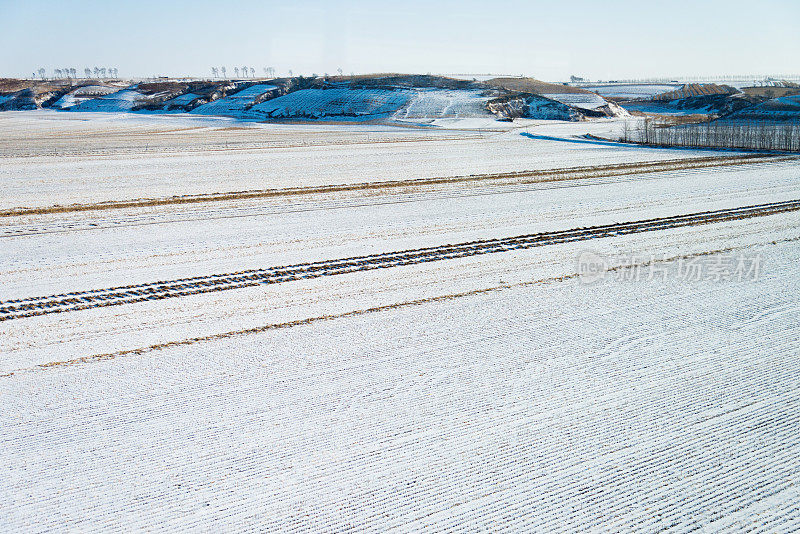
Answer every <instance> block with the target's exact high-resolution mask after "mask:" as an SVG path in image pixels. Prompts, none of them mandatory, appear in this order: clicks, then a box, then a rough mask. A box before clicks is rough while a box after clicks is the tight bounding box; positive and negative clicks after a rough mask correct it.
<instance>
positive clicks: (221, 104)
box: [191, 84, 277, 118]
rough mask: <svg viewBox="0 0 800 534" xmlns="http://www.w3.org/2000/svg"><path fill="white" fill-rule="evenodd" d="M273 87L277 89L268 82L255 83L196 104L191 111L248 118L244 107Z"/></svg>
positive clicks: (248, 114) (200, 113) (201, 113)
mask: <svg viewBox="0 0 800 534" xmlns="http://www.w3.org/2000/svg"><path fill="white" fill-rule="evenodd" d="M273 89H277V87H276V86H274V85H269V84H256V85H253V86H250V87H248V88H246V89H242V90H241V91H237V92H236V93H233V94H231V95H228V96H226V97H224V98H220V99H217V100H214V101H213V102H209V103H207V104H203V105H202V106H198V107H196V108H194V109H193V110H192V111H191V113H195V114H198V115H222V116H229V117H240V118H248V117H250V116H251V115H252V114H250V113H248V112H247V110H246V109H245V108H246V107H247V106H248V105H249V104H252V103H253V102H254V101H255V99H256V98H258V97H259V96H261V95H263V94H264V93H267V92H269V91H272V90H273Z"/></svg>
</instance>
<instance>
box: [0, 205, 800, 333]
mask: <svg viewBox="0 0 800 534" xmlns="http://www.w3.org/2000/svg"><path fill="white" fill-rule="evenodd" d="M798 210H800V200H790V201H786V202H773V203H769V204H760V205H754V206H744V207H739V208H731V209H725V210H716V211H704V212H699V213H691V214H687V215H677V216H673V217H660V218H656V219H647V220H642V221H633V222H625V223H616V224H608V225H602V226H592V227H587V228H575V229H571V230H562V231H557V232H542V233H537V234H528V235H521V236H513V237H506V238H501V239H484V240H478V241H471V242H467V243H458V244H447V245H440V246H436V247H427V248H419V249H410V250H402V251H396V252H387V253H382V254H371V255H367V256H355V257H350V258H339V259H332V260H324V261H318V262H309V263H300V264H295V265H285V266H278V267H270V268H266V269H251V270H245V271H238V272H234V273H224V274H215V275H207V276H196V277H191V278H181V279H176V280H170V281H159V282H153V283H146V284H136V285H128V286H118V287H112V288H105V289H97V290H91V291H76V292H71V293H63V294H59V295H48V296H42V297H30V298H25V299H15V300H7V301H0V321H7V320H11V319H20V318H23V317H33V316H38V315H46V314H51V313H64V312H70V311H78V310H85V309H90V308H99V307H105V306H118V305H122V304H131V303H135V302H144V301H147V300H161V299H166V298H175V297H182V296H188V295H196V294H200V293H210V292H214V291H227V290H231V289H239V288H244V287H252V286H256V285H261V284H277V283H283V282H289V281H293V280H302V279H309V278H319V277H322V276H335V275H338V274H346V273H352V272H357V271H367V270H373V269H385V268H391V267H400V266H404V265H416V264H421V263H427V262H432V261H441V260H448V259H455V258H464V257H469V256H477V255H483V254H493V253H497V252H506V251H511V250H524V249H529V248H534V247H541V246H546V245H553V244H557V243H567V242H573V241H585V240H590V239H597V238H602V237H615V236H620V235H628V234H636V233H642V232H651V231H657V230H665V229H669V228H678V227H684V226H695V225H700V224H709V223H717V222H724V221H731V220H738V219H747V218H751V217H761V216H765V215H773V214H777V213H784V212H789V211H798Z"/></svg>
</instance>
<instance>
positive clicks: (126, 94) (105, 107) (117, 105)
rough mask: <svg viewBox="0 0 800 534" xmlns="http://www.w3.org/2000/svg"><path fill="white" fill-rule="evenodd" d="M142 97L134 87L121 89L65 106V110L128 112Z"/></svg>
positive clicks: (143, 97)
mask: <svg viewBox="0 0 800 534" xmlns="http://www.w3.org/2000/svg"><path fill="white" fill-rule="evenodd" d="M144 99H145V96H144V95H143V94H141V93H139V92H138V91H136V90H134V89H123V90H121V91H116V92H114V93H110V94H107V95H103V96H100V97H97V98H91V99H89V100H84V101H83V102H80V103H77V104H76V105H74V106H70V107H68V108H66V111H91V112H109V113H121V112H128V111H131V110H132V109H133V108H134V107H135V106H136V105H137V104H138V103H139V102H141V101H143V100H144Z"/></svg>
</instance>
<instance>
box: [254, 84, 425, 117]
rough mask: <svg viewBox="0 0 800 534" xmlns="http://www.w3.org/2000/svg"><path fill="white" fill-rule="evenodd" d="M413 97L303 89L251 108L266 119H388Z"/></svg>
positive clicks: (394, 93) (369, 91)
mask: <svg viewBox="0 0 800 534" xmlns="http://www.w3.org/2000/svg"><path fill="white" fill-rule="evenodd" d="M413 96H414V93H413V92H412V91H409V90H405V89H397V90H388V89H350V88H345V87H332V88H329V89H302V90H299V91H294V92H292V93H289V94H287V95H284V96H279V97H278V98H274V99H272V100H267V101H266V102H262V103H261V104H257V105H255V106H253V108H251V110H250V111H251V112H252V113H258V114H261V115H262V116H264V117H276V118H284V117H300V118H324V117H356V118H379V117H388V116H389V115H391V114H393V113H395V112H396V111H397V110H398V109H400V108H401V107H402V106H403V105H405V104H406V103H407V102H408V101H409V100H411V99H412V98H413Z"/></svg>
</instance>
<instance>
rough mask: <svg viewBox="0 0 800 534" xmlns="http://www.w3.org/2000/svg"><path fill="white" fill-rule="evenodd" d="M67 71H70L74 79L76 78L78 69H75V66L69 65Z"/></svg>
mask: <svg viewBox="0 0 800 534" xmlns="http://www.w3.org/2000/svg"><path fill="white" fill-rule="evenodd" d="M69 72H70V74H72V77H73V79H76V80H77V79H78V69H76V68H75V67H71V68H70V69H69Z"/></svg>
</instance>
